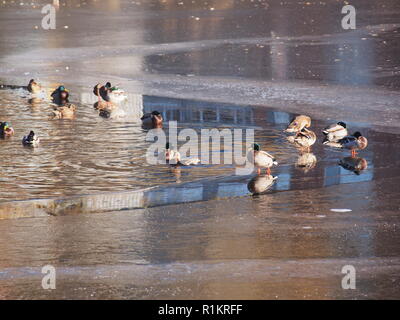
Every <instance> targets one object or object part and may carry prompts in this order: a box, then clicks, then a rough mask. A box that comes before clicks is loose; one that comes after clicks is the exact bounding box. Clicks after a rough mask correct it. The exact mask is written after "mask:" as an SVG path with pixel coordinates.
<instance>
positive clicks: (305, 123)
mask: <svg viewBox="0 0 400 320" xmlns="http://www.w3.org/2000/svg"><path fill="white" fill-rule="evenodd" d="M310 126H311V118H310V117H309V116H305V115H300V116H297V117H295V118H294V119H293V120H292V121H291V122H290V124H289V126H288V127H287V128H286V130H285V131H286V132H299V131H301V130H303V128H309V127H310Z"/></svg>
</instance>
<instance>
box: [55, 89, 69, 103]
mask: <svg viewBox="0 0 400 320" xmlns="http://www.w3.org/2000/svg"><path fill="white" fill-rule="evenodd" d="M51 97H52V98H53V102H54V103H56V104H59V105H62V104H65V103H67V102H68V97H69V92H68V90H67V89H65V87H64V86H59V87H58V88H57V89H56V90H54V91H53V92H52V94H51Z"/></svg>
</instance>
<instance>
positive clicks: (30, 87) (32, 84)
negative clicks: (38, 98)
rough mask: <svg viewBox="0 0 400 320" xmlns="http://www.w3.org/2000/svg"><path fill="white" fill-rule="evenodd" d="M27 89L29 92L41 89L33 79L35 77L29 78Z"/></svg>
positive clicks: (36, 91) (37, 91)
mask: <svg viewBox="0 0 400 320" xmlns="http://www.w3.org/2000/svg"><path fill="white" fill-rule="evenodd" d="M28 91H29V92H30V93H39V92H41V91H42V87H41V86H40V84H39V83H37V82H36V81H35V79H31V80H30V81H29V83H28Z"/></svg>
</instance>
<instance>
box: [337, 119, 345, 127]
mask: <svg viewBox="0 0 400 320" xmlns="http://www.w3.org/2000/svg"><path fill="white" fill-rule="evenodd" d="M337 124H338V125H339V126H342V127H343V128H347V125H346V124H345V123H344V122H342V121H339V122H338V123H337Z"/></svg>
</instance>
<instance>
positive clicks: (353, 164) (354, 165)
mask: <svg viewBox="0 0 400 320" xmlns="http://www.w3.org/2000/svg"><path fill="white" fill-rule="evenodd" d="M339 165H340V166H341V167H343V168H344V169H346V170H349V171H352V172H354V173H355V174H356V175H359V174H360V173H361V171H363V170H365V169H367V168H368V162H367V160H365V159H364V158H359V157H345V158H343V159H341V160H340V161H339Z"/></svg>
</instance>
